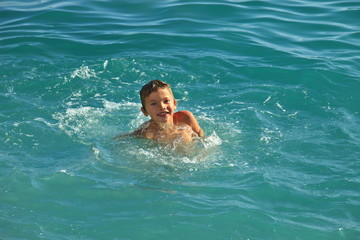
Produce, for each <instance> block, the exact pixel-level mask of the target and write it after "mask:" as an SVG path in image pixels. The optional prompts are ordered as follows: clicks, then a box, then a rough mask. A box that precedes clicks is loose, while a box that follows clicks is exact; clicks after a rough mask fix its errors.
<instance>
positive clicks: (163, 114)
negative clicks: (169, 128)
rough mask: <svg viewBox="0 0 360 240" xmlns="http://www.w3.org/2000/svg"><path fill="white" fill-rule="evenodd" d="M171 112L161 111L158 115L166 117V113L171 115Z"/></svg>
mask: <svg viewBox="0 0 360 240" xmlns="http://www.w3.org/2000/svg"><path fill="white" fill-rule="evenodd" d="M169 114H170V113H169V112H162V113H159V114H158V116H159V117H165V116H166V115H169Z"/></svg>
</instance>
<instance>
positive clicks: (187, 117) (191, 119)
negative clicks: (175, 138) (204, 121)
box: [176, 111, 204, 137]
mask: <svg viewBox="0 0 360 240" xmlns="http://www.w3.org/2000/svg"><path fill="white" fill-rule="evenodd" d="M176 114H178V119H177V121H178V122H182V123H185V124H187V125H189V126H190V127H191V128H192V130H193V131H194V132H196V133H197V135H199V137H203V136H204V131H203V130H202V129H201V128H200V126H199V123H198V121H197V120H196V118H195V116H194V115H193V114H192V113H191V112H189V111H179V112H177V113H176Z"/></svg>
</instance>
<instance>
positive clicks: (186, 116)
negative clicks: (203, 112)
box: [174, 111, 196, 123]
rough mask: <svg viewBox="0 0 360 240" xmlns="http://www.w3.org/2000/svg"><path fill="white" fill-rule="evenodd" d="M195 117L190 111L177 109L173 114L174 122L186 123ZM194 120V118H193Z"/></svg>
mask: <svg viewBox="0 0 360 240" xmlns="http://www.w3.org/2000/svg"><path fill="white" fill-rule="evenodd" d="M194 119H195V117H194V115H193V114H192V113H191V112H190V111H179V112H176V113H175V114H174V120H175V121H176V122H183V123H187V122H189V121H192V120H194ZM195 120H196V119H195Z"/></svg>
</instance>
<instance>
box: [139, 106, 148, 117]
mask: <svg viewBox="0 0 360 240" xmlns="http://www.w3.org/2000/svg"><path fill="white" fill-rule="evenodd" d="M141 111H142V112H143V114H144V115H145V117H147V116H149V114H148V112H147V111H146V109H145V108H143V107H142V108H141Z"/></svg>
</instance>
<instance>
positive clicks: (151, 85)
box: [140, 79, 175, 109]
mask: <svg viewBox="0 0 360 240" xmlns="http://www.w3.org/2000/svg"><path fill="white" fill-rule="evenodd" d="M159 88H160V89H167V90H168V91H169V93H170V94H171V95H172V97H173V98H174V95H173V93H172V91H171V88H170V85H169V84H167V83H164V82H163V81H160V80H157V79H155V80H152V81H150V82H148V83H147V84H145V85H144V86H143V87H142V88H141V91H140V99H141V104H142V107H143V108H144V109H145V98H146V97H148V96H149V95H150V94H151V93H153V92H157V91H158V90H159ZM174 100H175V98H174Z"/></svg>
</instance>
